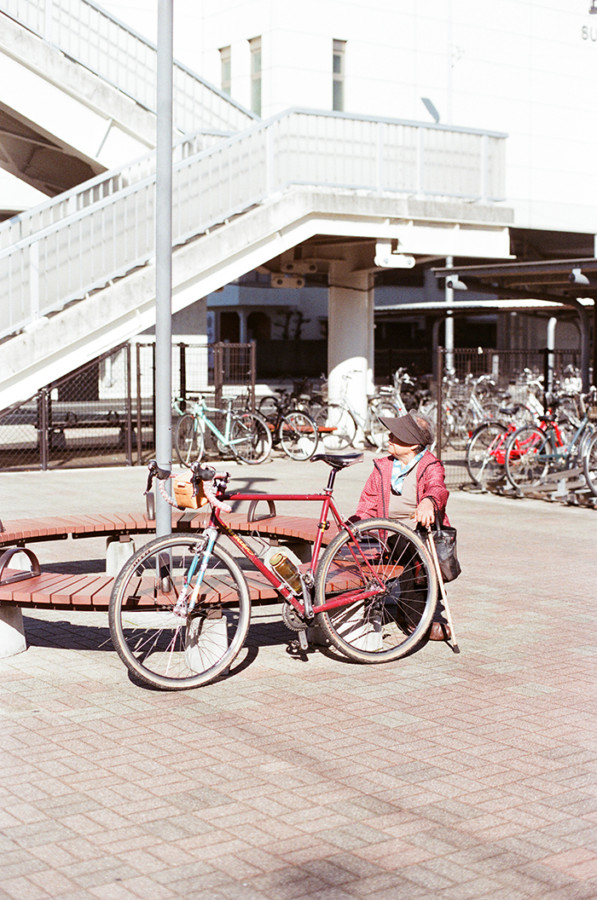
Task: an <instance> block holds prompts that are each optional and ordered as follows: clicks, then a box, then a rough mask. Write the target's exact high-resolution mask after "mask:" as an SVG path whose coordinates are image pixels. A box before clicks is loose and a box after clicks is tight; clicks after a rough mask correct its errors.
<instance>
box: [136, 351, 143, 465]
mask: <svg viewBox="0 0 597 900" xmlns="http://www.w3.org/2000/svg"><path fill="white" fill-rule="evenodd" d="M135 346H136V348H137V349H136V354H135V374H136V381H137V465H138V466H140V465H141V463H142V462H143V410H142V407H141V403H142V399H141V347H140V345H139V344H136V345H135Z"/></svg>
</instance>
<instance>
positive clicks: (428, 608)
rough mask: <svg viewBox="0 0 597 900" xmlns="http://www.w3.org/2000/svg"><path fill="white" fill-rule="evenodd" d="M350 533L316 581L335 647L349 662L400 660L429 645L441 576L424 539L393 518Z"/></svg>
mask: <svg viewBox="0 0 597 900" xmlns="http://www.w3.org/2000/svg"><path fill="white" fill-rule="evenodd" d="M352 532H353V535H354V537H353V536H352V535H351V534H349V532H348V531H342V532H341V533H340V534H339V535H337V536H336V537H335V538H334V540H333V541H332V542H331V543H330V545H329V547H328V548H327V550H326V552H325V553H324V555H323V557H322V559H321V562H320V564H319V566H318V567H317V572H316V576H315V607H316V608H315V612H317V606H321V605H323V604H326V603H333V604H335V606H334V607H333V608H331V609H328V610H326V611H323V612H320V613H318V614H317V621H318V623H319V625H320V626H321V628H322V630H323V632H324V634H325V635H326V636H327V637H328V638H329V640H330V641H331V643H332V644H333V645H334V647H336V648H337V649H338V650H340V652H341V653H344V655H345V656H348V657H349V659H353V660H356V661H357V662H363V663H383V662H389V661H391V660H393V659H400V658H401V657H402V656H405V655H406V654H407V653H410V651H411V650H413V649H414V647H415V646H416V645H417V644H418V643H419V642H420V641H421V639H422V638H424V636H425V635H426V633H427V632H428V630H429V626H430V625H431V620H432V618H433V612H434V610H435V607H436V604H437V590H438V584H437V576H436V574H435V569H434V566H433V562H432V560H431V557H430V556H429V554H428V553H427V550H426V548H425V545H424V543H423V541H422V540H421V538H420V537H419V536H418V535H417V534H415V532H414V531H411V530H410V529H409V528H407V527H405V526H403V525H399V524H398V523H397V522H392V521H390V520H389V519H367V520H365V521H363V522H359V523H358V524H357V525H354V526H353V527H352Z"/></svg>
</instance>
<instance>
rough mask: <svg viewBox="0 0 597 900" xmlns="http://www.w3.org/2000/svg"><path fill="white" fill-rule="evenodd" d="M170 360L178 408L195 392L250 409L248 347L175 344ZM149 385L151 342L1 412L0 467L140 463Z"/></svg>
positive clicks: (105, 358)
mask: <svg viewBox="0 0 597 900" xmlns="http://www.w3.org/2000/svg"><path fill="white" fill-rule="evenodd" d="M172 356H173V366H172V384H173V393H174V396H175V397H177V398H180V399H181V400H182V405H183V407H184V403H185V401H186V399H187V398H190V397H192V396H193V395H197V394H199V393H201V394H204V395H206V396H207V397H208V398H209V399H210V400H213V401H214V402H215V403H216V404H217V405H220V404H221V403H223V402H225V401H226V398H228V397H238V398H239V399H238V401H237V402H239V403H241V404H242V405H248V406H252V405H254V398H255V347H254V344H253V343H251V344H211V345H208V344H205V343H204V344H185V343H180V344H177V345H175V346H174V347H173V354H172ZM155 382H156V370H155V344H154V343H153V342H147V343H134V344H128V343H126V344H121V345H120V346H119V347H116V348H115V349H114V350H112V351H111V352H110V353H106V354H103V355H102V356H100V357H98V358H97V359H95V360H93V361H91V362H89V363H87V364H86V365H84V366H82V367H81V368H80V369H78V370H77V371H76V372H72V373H70V374H69V375H68V376H65V377H64V378H61V379H59V380H57V381H55V382H53V383H52V384H49V385H47V386H46V387H44V388H42V389H41V390H40V391H38V392H37V394H36V395H35V396H33V397H31V398H30V399H29V400H28V401H26V402H24V403H20V404H18V405H17V406H14V407H13V408H11V409H8V410H4V411H3V412H2V413H0V466H1V467H2V469H3V470H5V471H6V470H11V469H12V470H17V469H36V468H41V469H53V468H74V467H80V466H108V465H115V466H116V465H119V466H122V465H133V464H135V463H136V464H139V465H141V464H142V463H143V462H144V461H145V460H146V459H148V458H150V456H151V455H152V454H153V453H154V451H155ZM173 416H176V413H173Z"/></svg>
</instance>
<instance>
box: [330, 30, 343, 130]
mask: <svg viewBox="0 0 597 900" xmlns="http://www.w3.org/2000/svg"><path fill="white" fill-rule="evenodd" d="M345 54H346V41H336V40H335V41H334V49H333V53H332V73H333V74H332V79H333V81H332V109H333V110H336V112H342V111H343V110H344V72H345Z"/></svg>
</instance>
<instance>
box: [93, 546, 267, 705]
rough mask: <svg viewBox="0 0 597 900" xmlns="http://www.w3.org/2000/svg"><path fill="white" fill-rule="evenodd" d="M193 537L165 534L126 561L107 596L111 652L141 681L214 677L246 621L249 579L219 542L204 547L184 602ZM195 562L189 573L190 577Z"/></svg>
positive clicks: (174, 685) (230, 656)
mask: <svg viewBox="0 0 597 900" xmlns="http://www.w3.org/2000/svg"><path fill="white" fill-rule="evenodd" d="M197 543H198V538H197V537H196V536H194V535H165V536H163V537H159V538H156V539H155V540H153V541H150V542H149V543H148V544H146V545H145V547H142V548H141V550H139V551H138V552H137V553H136V554H135V555H134V556H133V557H131V559H130V560H129V561H128V562H127V563H126V565H125V566H124V568H123V569H122V571H121V572H120V574H119V575H118V578H117V579H116V581H115V583H114V587H113V590H112V596H111V598H110V612H109V624H110V634H111V636H112V641H113V644H114V647H115V649H116V652H117V653H118V655H119V656H120V658H121V660H122V661H123V662H124V664H125V666H126V667H127V669H128V670H129V672H131V674H133V675H134V676H135V677H136V678H138V679H139V680H140V681H142V682H144V683H145V684H148V685H151V686H152V687H157V688H162V689H165V690H185V689H187V688H194V687H200V686H201V685H203V684H207V683H208V682H210V681H213V680H214V679H215V678H217V677H218V675H221V674H222V673H223V672H224V670H225V669H227V668H228V666H230V664H231V663H232V661H233V660H234V658H235V657H236V656H237V654H238V653H239V652H240V650H241V648H242V646H243V644H244V641H245V638H246V636H247V631H248V628H249V621H250V599H249V590H248V588H247V582H246V580H245V577H244V575H243V573H242V571H241V568H240V566H239V565H238V563H236V562H235V560H234V559H233V558H232V557H231V556H230V555H229V554H228V553H226V552H225V551H224V550H222V549H221V548H220V547H218V546H217V545H216V546H215V547H214V548H213V550H212V553H211V555H210V558H209V561H208V564H207V569H206V571H205V574H204V577H203V582H202V585H201V590H200V593H199V598H198V601H197V605H196V606H195V608H194V609H193V611H192V612H191V613H186V614H185V611H184V609H178V611H177V609H176V608H175V607H176V604H177V603H178V607H181V606H184V602H183V601H184V595H185V592H186V593H187V594H188V593H189V592H188V591H187V590H186V588H185V585H186V579H187V578H189V576H190V572H191V566H192V565H193V561H194V560H195V563H196V562H197V560H196V558H195V552H196V548H197ZM198 570H199V565H196V566H195V569H194V575H193V577H192V578H191V579H190V580H191V587H193V586H194V584H195V578H196V573H197V571H198Z"/></svg>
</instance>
